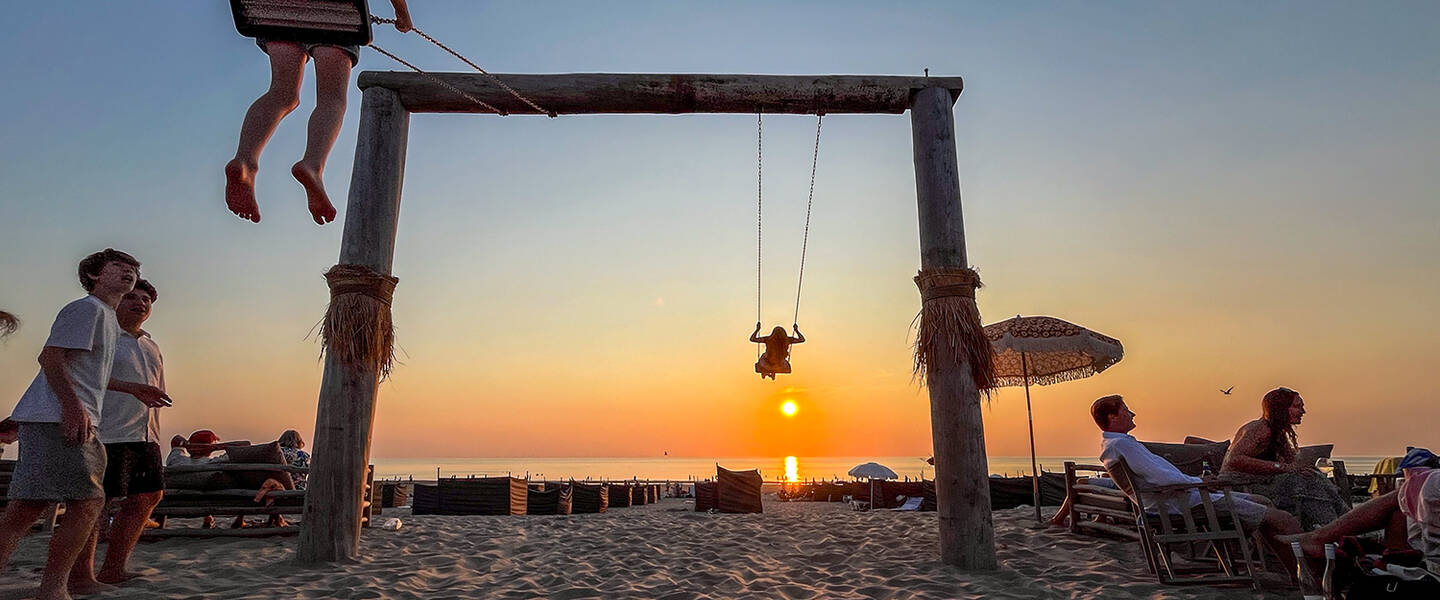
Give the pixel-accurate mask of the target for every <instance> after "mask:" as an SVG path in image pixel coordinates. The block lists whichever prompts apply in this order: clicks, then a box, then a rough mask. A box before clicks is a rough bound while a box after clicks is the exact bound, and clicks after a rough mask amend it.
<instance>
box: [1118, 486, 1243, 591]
mask: <svg viewBox="0 0 1440 600" xmlns="http://www.w3.org/2000/svg"><path fill="white" fill-rule="evenodd" d="M1108 472H1109V473H1110V478H1111V479H1113V480H1114V481H1115V484H1116V485H1117V486H1119V487H1120V489H1121V490H1122V491H1124V492H1125V495H1126V496H1128V497H1129V498H1130V501H1131V502H1132V503H1133V504H1134V507H1135V508H1134V512H1133V518H1134V520H1135V523H1136V529H1137V530H1138V531H1139V533H1140V546H1141V548H1142V549H1143V550H1144V552H1145V561H1146V563H1148V566H1149V568H1150V571H1151V572H1152V573H1154V574H1155V576H1156V577H1157V578H1158V579H1159V581H1160V583H1162V584H1166V585H1231V584H1245V583H1248V584H1250V586H1251V587H1252V589H1254V590H1255V591H1257V592H1258V591H1261V588H1260V582H1259V580H1258V579H1257V578H1256V566H1255V565H1254V563H1253V561H1252V560H1251V557H1250V544H1249V536H1248V534H1247V533H1246V532H1245V527H1244V525H1243V524H1242V523H1241V522H1240V519H1239V518H1238V517H1237V516H1236V515H1235V511H1234V498H1233V496H1232V494H1231V490H1230V485H1229V484H1226V483H1223V482H1215V483H1209V482H1206V483H1195V484H1177V485H1167V486H1160V487H1157V488H1153V489H1144V490H1141V489H1138V488H1136V486H1135V484H1134V481H1135V479H1134V475H1133V474H1132V472H1131V471H1130V466H1129V465H1128V464H1126V462H1125V459H1123V458H1122V459H1120V460H1119V462H1118V463H1117V464H1116V465H1115V467H1114V468H1111V469H1108ZM1192 493H1196V494H1197V495H1198V496H1199V499H1200V503H1199V504H1197V505H1195V506H1193V507H1191V508H1189V509H1186V508H1183V507H1185V506H1186V505H1188V504H1189V501H1188V499H1189V497H1190V495H1191V494H1192ZM1212 493H1218V494H1221V498H1219V499H1218V500H1214V499H1211V497H1210V496H1211V494H1212ZM1147 497H1155V498H1157V499H1158V500H1159V502H1157V503H1156V504H1157V507H1158V508H1159V512H1158V513H1150V512H1147V511H1146V510H1145V509H1144V506H1145V498H1147ZM1197 546H1198V547H1200V548H1201V549H1203V550H1204V551H1205V552H1208V553H1210V554H1213V556H1214V559H1215V560H1214V561H1213V562H1206V561H1186V562H1184V563H1182V562H1180V561H1179V560H1177V559H1178V556H1177V555H1185V554H1190V555H1195V554H1197V552H1196V548H1197ZM1237 551H1238V554H1239V556H1238V557H1237V556H1236V553H1237ZM1237 558H1238V560H1237Z"/></svg>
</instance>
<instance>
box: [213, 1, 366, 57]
mask: <svg viewBox="0 0 1440 600" xmlns="http://www.w3.org/2000/svg"><path fill="white" fill-rule="evenodd" d="M230 12H231V14H232V15H234V17H235V30H236V31H239V32H240V35H243V36H245V37H252V38H264V39H268V40H281V41H287V42H309V43H314V44H335V45H337V46H366V45H369V44H370V39H371V32H370V7H369V6H368V4H367V3H366V0H230Z"/></svg>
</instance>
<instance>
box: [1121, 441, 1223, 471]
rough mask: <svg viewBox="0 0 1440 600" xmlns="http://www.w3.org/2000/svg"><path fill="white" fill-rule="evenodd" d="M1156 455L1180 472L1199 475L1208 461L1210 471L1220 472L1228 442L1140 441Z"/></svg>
mask: <svg viewBox="0 0 1440 600" xmlns="http://www.w3.org/2000/svg"><path fill="white" fill-rule="evenodd" d="M1141 443H1142V444H1145V447H1146V448H1147V449H1149V450H1150V451H1151V452H1154V453H1155V455H1156V456H1159V457H1160V458H1163V459H1165V460H1167V461H1169V462H1170V464H1172V465H1175V468H1177V469H1180V472H1181V473H1184V474H1186V475H1191V476H1195V477H1199V476H1200V473H1201V472H1203V471H1204V470H1205V463H1206V462H1209V463H1210V471H1211V472H1212V473H1219V472H1220V465H1221V463H1224V462H1225V452H1227V451H1228V450H1230V442H1228V441H1226V442H1219V443H1214V444H1167V443H1164V442H1141Z"/></svg>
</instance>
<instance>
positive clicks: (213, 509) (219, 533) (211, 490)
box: [141, 462, 375, 539]
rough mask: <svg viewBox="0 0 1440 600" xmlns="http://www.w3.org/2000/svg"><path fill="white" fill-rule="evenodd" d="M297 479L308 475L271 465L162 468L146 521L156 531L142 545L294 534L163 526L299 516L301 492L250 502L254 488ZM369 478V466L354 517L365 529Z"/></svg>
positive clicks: (293, 531)
mask: <svg viewBox="0 0 1440 600" xmlns="http://www.w3.org/2000/svg"><path fill="white" fill-rule="evenodd" d="M302 473H303V474H308V473H309V469H308V468H305V467H291V466H289V465H282V464H274V463H227V462H221V463H213V464H208V465H187V466H174V467H167V468H166V469H165V477H166V482H167V489H166V490H165V494H164V496H163V497H162V498H161V500H160V503H159V504H158V505H156V506H155V510H153V511H151V513H150V516H151V518H153V519H155V520H156V521H157V522H159V523H160V527H158V528H155V529H147V530H145V531H144V533H142V534H141V537H142V539H162V538H171V537H263V536H271V535H295V534H297V533H299V531H300V528H299V527H295V526H288V527H269V526H267V527H243V528H229V527H225V526H224V523H217V525H220V526H218V527H209V528H202V527H181V528H173V527H166V525H167V524H168V522H169V520H170V519H171V518H201V517H207V516H210V517H249V516H266V517H269V516H272V515H281V516H283V515H292V516H293V515H299V514H301V513H303V512H304V510H305V490H296V489H286V490H278V491H271V492H269V493H267V494H266V496H265V498H266V501H262V502H256V501H255V495H256V493H257V492H258V490H259V485H258V484H257V483H256V482H263V481H264V480H265V479H269V478H277V477H276V476H277V475H278V474H284V477H283V478H280V479H283V480H284V481H285V482H289V481H290V474H302ZM374 476H375V467H374V466H373V465H371V466H370V467H369V468H368V469H367V473H366V479H365V493H364V497H363V504H362V510H361V512H360V525H361V526H362V527H368V526H369V525H370V513H371V510H372V506H373V504H374V503H373V502H372V497H371V489H372V488H373V483H374ZM173 484H186V485H185V487H169V486H171V485H173ZM190 485H194V486H195V488H198V489H192V488H190Z"/></svg>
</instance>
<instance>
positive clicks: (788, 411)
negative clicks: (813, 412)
mask: <svg viewBox="0 0 1440 600" xmlns="http://www.w3.org/2000/svg"><path fill="white" fill-rule="evenodd" d="M798 410H800V408H799V407H797V406H795V401H794V400H786V401H785V403H784V404H781V405H780V412H782V413H785V416H787V417H793V416H795V412H796V411H798Z"/></svg>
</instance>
